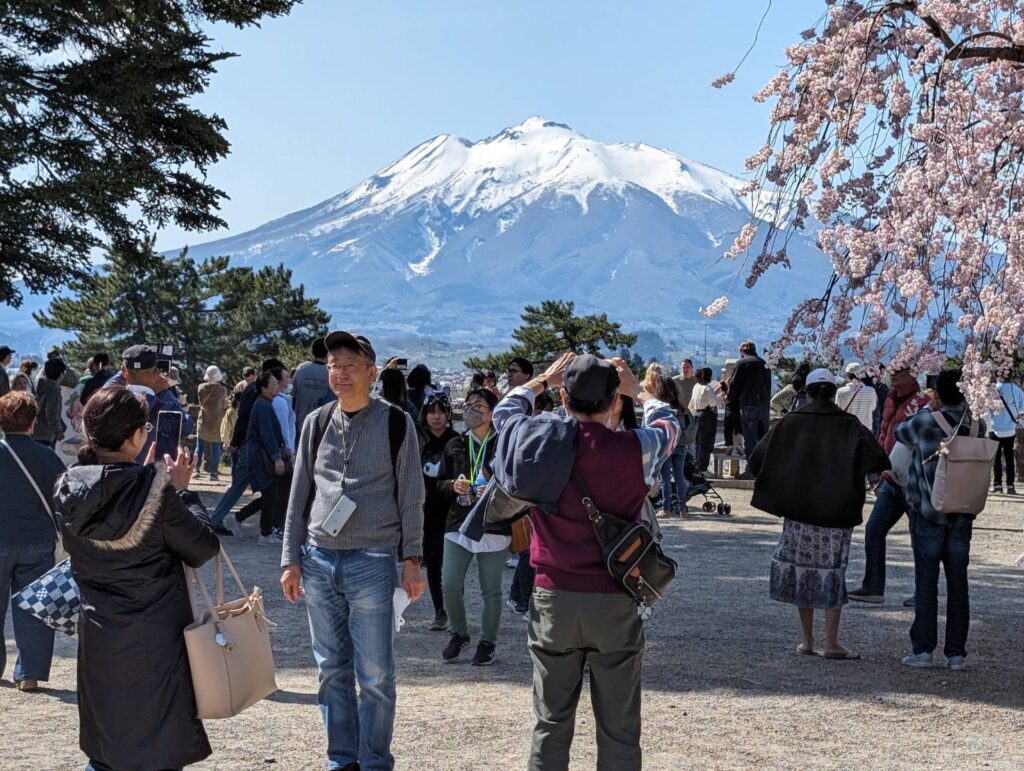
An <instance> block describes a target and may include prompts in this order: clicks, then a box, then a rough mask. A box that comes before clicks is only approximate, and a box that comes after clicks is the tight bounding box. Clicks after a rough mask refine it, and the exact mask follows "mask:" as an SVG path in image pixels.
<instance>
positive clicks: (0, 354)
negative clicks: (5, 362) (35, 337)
mask: <svg viewBox="0 0 1024 771" xmlns="http://www.w3.org/2000/svg"><path fill="white" fill-rule="evenodd" d="M12 353H17V351H16V350H14V349H13V348H10V347H8V346H6V345H0V359H3V358H6V357H7V356H10V355H11V354H12Z"/></svg>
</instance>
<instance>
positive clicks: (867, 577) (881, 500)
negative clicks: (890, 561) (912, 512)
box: [861, 479, 907, 594]
mask: <svg viewBox="0 0 1024 771" xmlns="http://www.w3.org/2000/svg"><path fill="white" fill-rule="evenodd" d="M906 513H907V496H906V494H905V493H904V492H903V488H902V487H900V486H899V485H898V484H896V483H895V482H893V481H892V480H889V479H887V480H885V481H884V482H882V484H881V486H880V487H879V488H878V493H877V495H876V497H875V505H874V507H873V508H872V509H871V516H870V517H869V518H868V524H867V526H866V527H865V528H864V581H863V583H862V584H861V588H862V589H863V590H864V591H866V592H870V593H871V594H885V537H886V536H887V535H888V534H889V531H890V530H892V528H893V525H895V524H896V523H897V522H899V521H900V517H902V516H903V515H904V514H906Z"/></svg>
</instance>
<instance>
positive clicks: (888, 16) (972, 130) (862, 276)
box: [701, 0, 1024, 408]
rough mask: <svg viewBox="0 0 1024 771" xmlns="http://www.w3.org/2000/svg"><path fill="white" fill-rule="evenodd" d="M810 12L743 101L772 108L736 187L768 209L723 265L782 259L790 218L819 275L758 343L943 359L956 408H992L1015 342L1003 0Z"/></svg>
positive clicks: (843, 6)
mask: <svg viewBox="0 0 1024 771" xmlns="http://www.w3.org/2000/svg"><path fill="white" fill-rule="evenodd" d="M824 7H825V8H824V14H823V16H822V18H821V21H820V23H819V24H818V25H816V26H815V27H814V28H812V29H810V30H806V31H804V32H803V33H802V34H801V35H800V37H801V40H800V42H797V43H794V44H793V45H790V46H789V47H788V48H787V49H786V51H785V57H786V58H785V61H786V62H788V64H786V66H784V67H783V68H782V69H781V70H780V71H779V72H778V73H777V74H776V75H775V76H773V77H772V78H771V79H770V80H769V81H768V83H767V84H766V85H765V86H764V88H762V89H761V90H760V91H759V92H757V94H756V95H755V96H754V99H755V100H757V101H765V100H774V104H773V106H772V110H771V118H770V121H771V124H770V129H769V133H768V140H767V142H766V143H765V145H764V146H763V147H762V148H761V149H759V150H758V151H757V152H756V153H754V154H753V155H752V156H751V157H750V159H749V160H748V169H749V170H751V171H752V172H753V180H752V184H751V185H749V186H748V187H747V188H745V193H746V194H750V195H752V196H753V199H754V202H755V204H757V203H759V201H758V199H761V200H760V203H762V204H763V203H764V202H765V201H768V202H770V203H771V205H772V207H775V209H774V210H775V211H776V212H779V213H781V214H784V215H785V216H778V217H776V218H775V219H774V221H769V222H766V223H764V224H762V225H760V227H761V228H762V230H761V231H760V232H761V234H762V236H763V237H764V244H765V247H763V248H762V250H761V252H762V253H761V254H759V255H758V256H757V257H756V258H755V259H754V260H752V261H745V262H744V263H743V264H742V265H740V266H738V268H737V270H738V271H747V278H746V281H745V283H746V284H747V285H748V286H749V285H752V284H753V283H755V282H756V281H757V280H758V278H760V276H761V275H763V274H764V272H765V271H767V270H771V269H776V270H777V269H779V268H778V267H777V265H778V264H779V263H781V264H783V265H788V259H787V258H786V256H785V251H784V250H781V251H776V252H773V251H771V250H770V249H769V248H768V245H770V244H773V243H775V237H776V233H779V235H780V241H781V242H783V243H784V242H785V238H784V237H782V236H785V235H786V233H784V232H782V231H787V230H800V229H804V228H808V229H812V230H815V231H817V239H818V244H819V246H820V249H821V251H822V259H827V260H829V261H830V262H831V266H832V268H833V270H834V278H833V280H832V281H831V282H830V284H829V285H828V286H827V287H822V295H821V296H820V297H816V298H809V299H808V300H806V301H805V302H803V303H800V304H799V305H797V307H796V308H794V309H793V312H792V315H791V317H790V320H789V322H788V323H787V324H786V325H785V327H784V329H783V333H782V336H781V338H780V339H779V340H778V341H776V342H775V343H774V344H773V345H772V346H771V350H772V351H773V352H781V351H784V350H786V349H787V348H788V347H791V346H799V347H803V348H805V349H808V350H811V351H813V352H814V353H815V354H816V355H818V356H820V357H821V358H823V359H825V360H827V361H832V360H835V359H837V358H841V356H842V354H843V353H844V351H852V352H853V353H854V354H855V355H856V356H857V357H858V358H859V359H861V360H862V361H864V362H865V363H866V364H869V365H872V364H874V363H876V362H878V361H881V360H885V361H888V362H889V363H890V364H892V365H893V366H899V365H908V366H912V367H913V368H915V369H916V370H917V371H918V372H923V371H926V370H930V369H935V368H938V367H939V366H941V364H942V362H943V361H945V359H946V358H947V356H953V355H957V356H960V357H961V358H962V360H963V370H964V387H965V391H966V392H967V395H968V398H969V399H970V401H971V403H972V404H973V405H974V406H975V407H977V408H983V407H986V406H994V404H993V399H995V396H994V392H993V390H992V388H991V385H990V384H991V380H992V378H993V377H994V376H996V375H1004V374H1006V372H1007V371H1008V369H1009V367H1010V366H1011V364H1012V358H1013V353H1014V351H1016V350H1018V349H1019V348H1020V347H1021V346H1022V343H1024V313H1022V310H1024V202H1022V198H1021V196H1022V193H1024V170H1022V168H1021V160H1020V159H1021V158H1022V157H1024V15H1022V14H1021V12H1020V2H1019V0H928V1H927V2H924V1H923V0H922V1H920V2H909V1H908V2H887V1H886V0H824ZM811 13H812V14H813V11H812V12H811ZM732 80H733V74H732V73H729V74H728V75H725V76H723V77H721V78H719V79H718V80H716V81H715V84H714V85H715V86H716V87H721V86H723V85H725V84H727V83H729V82H731V81H732ZM755 208H756V209H758V210H764V209H765V208H771V207H757V206H755ZM786 213H788V214H786ZM811 214H813V215H814V217H815V218H817V221H815V220H814V219H810V215H811ZM758 232H759V231H758V223H756V222H754V221H752V222H751V223H750V224H748V225H747V226H745V227H744V228H743V229H742V230H741V231H740V233H739V235H738V236H737V237H736V240H735V242H734V243H733V245H732V247H731V248H730V249H729V250H728V251H727V252H726V254H725V256H726V257H730V258H734V257H736V256H738V255H740V254H743V253H746V252H748V251H749V249H750V248H751V245H752V244H753V241H754V238H755V236H756V235H757V233H758ZM727 303H728V298H727V297H721V298H718V299H717V300H715V301H714V302H713V303H712V304H711V305H710V306H708V307H707V308H706V309H702V310H701V312H702V313H704V314H705V315H714V313H719V312H721V310H723V309H724V308H725V307H726V305H727ZM996 401H997V400H996Z"/></svg>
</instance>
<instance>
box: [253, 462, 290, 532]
mask: <svg viewBox="0 0 1024 771" xmlns="http://www.w3.org/2000/svg"><path fill="white" fill-rule="evenodd" d="M291 487H292V475H291V474H284V475H282V476H279V477H274V481H273V483H272V484H271V485H270V487H268V488H267V489H266V490H261V491H260V498H262V500H263V505H262V506H261V507H260V535H270V534H271V533H272V532H274V530H275V529H276V528H279V527H282V526H283V525H284V514H285V511H286V510H287V507H288V492H289V491H290V490H291Z"/></svg>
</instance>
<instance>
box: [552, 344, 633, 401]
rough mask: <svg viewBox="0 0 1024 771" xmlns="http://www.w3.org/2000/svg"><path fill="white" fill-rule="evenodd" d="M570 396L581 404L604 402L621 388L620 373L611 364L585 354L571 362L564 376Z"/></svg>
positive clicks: (563, 383) (564, 382) (564, 383)
mask: <svg viewBox="0 0 1024 771" xmlns="http://www.w3.org/2000/svg"><path fill="white" fill-rule="evenodd" d="M562 385H563V386H565V390H566V391H568V392H569V396H571V397H572V398H573V399H577V400H579V401H581V402H603V401H604V400H605V399H607V398H608V397H609V396H611V395H612V394H614V393H615V391H616V390H617V389H618V387H619V373H618V372H617V371H616V369H615V367H614V366H613V365H612V363H611V362H609V361H605V360H604V359H601V358H598V357H597V356H594V355H593V354H591V353H584V354H581V355H580V356H577V357H576V358H574V359H573V360H572V361H570V362H569V366H567V367H566V368H565V372H564V373H563V374H562Z"/></svg>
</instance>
